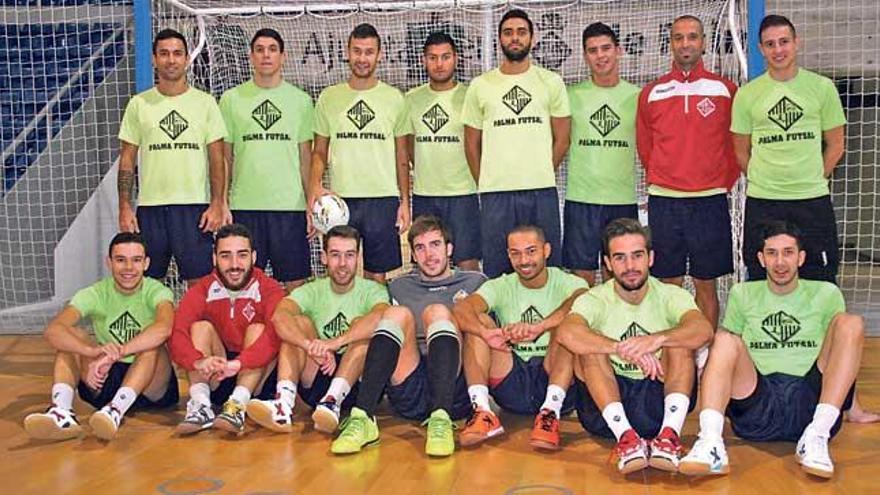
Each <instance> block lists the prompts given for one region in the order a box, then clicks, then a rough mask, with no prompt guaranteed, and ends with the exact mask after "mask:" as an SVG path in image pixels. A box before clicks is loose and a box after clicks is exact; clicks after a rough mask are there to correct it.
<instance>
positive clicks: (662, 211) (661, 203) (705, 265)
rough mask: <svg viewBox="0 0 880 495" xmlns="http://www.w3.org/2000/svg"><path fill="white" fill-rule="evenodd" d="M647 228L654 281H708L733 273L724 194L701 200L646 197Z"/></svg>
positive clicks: (725, 196)
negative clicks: (687, 274) (685, 278)
mask: <svg viewBox="0 0 880 495" xmlns="http://www.w3.org/2000/svg"><path fill="white" fill-rule="evenodd" d="M648 225H649V226H650V227H651V237H652V238H653V240H654V266H653V267H651V274H652V275H654V276H655V277H658V278H671V277H680V276H682V275H685V274H686V273H689V274H690V276H691V277H694V278H698V279H702V280H709V279H713V278H718V277H720V276H722V275H727V274H728V273H733V240H732V237H731V233H730V228H731V227H730V225H731V224H730V207H729V206H728V204H727V195H726V194H716V195H714V196H706V197H702V198H667V197H664V196H653V195H652V196H648Z"/></svg>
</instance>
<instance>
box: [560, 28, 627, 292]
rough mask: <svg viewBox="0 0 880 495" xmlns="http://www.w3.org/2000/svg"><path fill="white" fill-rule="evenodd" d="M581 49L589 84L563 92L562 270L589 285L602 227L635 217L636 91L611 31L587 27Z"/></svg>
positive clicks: (599, 249)
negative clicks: (567, 132)
mask: <svg viewBox="0 0 880 495" xmlns="http://www.w3.org/2000/svg"><path fill="white" fill-rule="evenodd" d="M583 47H584V60H585V61H586V62H587V65H588V66H589V67H590V80H588V81H584V82H582V83H580V84H577V85H574V86H571V87H569V88H568V99H569V101H570V102H571V108H572V109H573V112H572V119H571V131H572V146H571V148H570V149H569V156H568V183H567V185H566V189H565V212H564V215H565V222H563V223H564V225H565V236H564V239H565V244H564V246H563V252H562V264H563V265H564V266H565V267H567V268H569V269H571V270H572V271H573V272H574V273H575V274H577V275H579V276H581V277H583V278H584V279H586V280H587V282H589V284H590V285H594V284H595V283H596V275H595V271H596V270H597V269H598V268H599V259H600V258H601V256H602V231H603V230H604V229H605V226H606V225H608V222H610V221H611V220H614V219H615V218H620V217H627V218H638V215H639V212H638V207H637V205H636V174H635V154H636V149H635V148H636V141H635V139H636V103H637V101H638V95H639V88H638V87H636V86H634V85H632V84H630V83H628V82H626V81H623V80H621V79H620V67H619V65H618V59H619V58H620V56H621V54H622V50H621V48H620V44H619V43H618V40H617V34H615V33H614V31H613V30H612V29H611V28H610V27H608V26H607V25H605V24H602V23H601V22H596V23H594V24H590V25H589V26H587V28H586V29H584V34H583ZM606 278H607V277H606Z"/></svg>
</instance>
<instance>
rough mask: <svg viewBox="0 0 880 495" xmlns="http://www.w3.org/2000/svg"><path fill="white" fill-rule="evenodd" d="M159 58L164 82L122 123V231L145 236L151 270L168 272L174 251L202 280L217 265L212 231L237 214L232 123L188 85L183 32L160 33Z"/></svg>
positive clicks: (136, 100) (133, 104)
mask: <svg viewBox="0 0 880 495" xmlns="http://www.w3.org/2000/svg"><path fill="white" fill-rule="evenodd" d="M153 65H155V66H156V73H157V74H158V76H159V82H158V84H156V86H155V87H154V88H152V89H149V90H147V91H144V92H143V93H139V94H137V95H135V96H134V97H133V98H132V99H131V100H130V101H129V102H128V106H127V107H126V108H125V114H124V115H123V117H122V125H121V126H120V128H119V139H120V147H121V148H120V152H119V177H118V179H117V186H118V190H119V230H120V231H122V232H140V233H141V234H142V235H143V236H144V240H145V241H146V243H147V256H149V258H150V259H151V260H152V262H151V263H150V266H149V269H148V270H147V272H146V275H147V276H148V277H152V278H157V279H162V278H165V273H166V272H167V271H168V263H169V262H170V260H171V256H172V255H173V256H174V260H175V262H176V263H177V268H178V270H179V272H180V276H181V278H183V279H184V280H187V281H195V279H197V278H199V277H201V276H203V275H206V274H207V273H208V272H210V271H211V232H214V231H216V230H217V229H218V228H220V227H221V226H222V225H224V224H227V223H229V222H231V221H232V215H231V214H230V213H229V207H228V205H227V203H226V167H225V166H224V163H223V138H224V137H225V136H226V126H225V125H224V123H223V117H222V116H221V114H220V109H219V108H218V107H217V102H216V101H214V98H213V97H212V96H211V95H209V94H207V93H204V92H202V91H199V90H198V89H196V88H193V87H191V86H190V85H189V84H187V81H186V66H187V48H186V39H185V38H184V37H183V35H182V34H180V33H178V32H177V31H174V30H172V29H163V30H162V31H159V33H158V34H156V38H155V39H154V40H153ZM138 152H140V166H138V171H139V180H138V184H139V185H138V201H137V202H138V208H137V215H135V212H134V205H133V203H132V191H133V189H134V183H135V166H136V164H137V162H138ZM209 182H210V191H211V193H210V203H209V201H208V189H209V187H208V185H209ZM205 203H209V204H208V206H207V208H205Z"/></svg>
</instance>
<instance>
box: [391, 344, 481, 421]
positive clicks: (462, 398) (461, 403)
mask: <svg viewBox="0 0 880 495" xmlns="http://www.w3.org/2000/svg"><path fill="white" fill-rule="evenodd" d="M427 359H428V358H427V356H422V359H421V360H420V361H419V365H418V366H417V367H416V369H414V370H413V372H412V373H410V374H409V376H408V377H406V379H405V380H404V381H402V382H400V383H399V384H397V385H388V386H387V387H386V388H385V393H386V394H387V395H388V402H389V403H390V404H391V408H392V409H394V412H395V413H397V415H398V416H401V417H403V418H406V419H412V420H416V421H422V420H424V419H426V418H427V417H428V416H429V415H430V414H431V411H430V407H431V398H432V397H433V392H432V390H431V380H430V379H429V378H428V364H427ZM472 410H473V406H472V405H471V398H470V396H469V395H468V391H467V382H466V381H465V379H464V373H463V372H461V371H459V373H458V378H456V379H455V395H454V396H453V398H452V410H451V411H449V415H450V416H451V417H452V419H453V420H459V419H464V418H467V417H468V416H470V414H471V411H472Z"/></svg>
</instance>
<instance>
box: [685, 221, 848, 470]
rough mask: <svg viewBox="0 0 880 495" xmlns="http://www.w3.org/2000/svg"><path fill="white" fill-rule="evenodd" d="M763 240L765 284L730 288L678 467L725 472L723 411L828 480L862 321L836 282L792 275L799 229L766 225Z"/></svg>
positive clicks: (739, 431)
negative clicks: (688, 445) (695, 421)
mask: <svg viewBox="0 0 880 495" xmlns="http://www.w3.org/2000/svg"><path fill="white" fill-rule="evenodd" d="M760 238H761V239H762V240H763V244H762V246H761V250H760V251H758V254H757V256H758V261H759V262H760V263H761V266H762V267H763V268H765V269H766V270H767V280H766V281H765V280H759V281H753V282H745V283H741V284H737V285H735V286H733V287H732V288H731V289H730V297H729V299H728V300H727V312H726V314H725V317H724V323H723V324H722V328H721V329H719V331H718V334H717V335H715V340H714V342H713V343H712V348H711V350H710V351H709V362H708V363H707V365H706V369H705V371H704V372H703V377H702V383H701V384H700V396H701V403H702V407H703V410H702V411H701V412H700V433H699V437H698V439H697V441H696V443H695V444H694V447H693V449H691V451H690V452H689V453H688V455H687V456H685V457H684V458H683V459H682V461H681V467H680V471H681V472H682V473H685V474H725V473H727V472H729V470H730V466H729V461H728V457H727V452H726V450H725V448H724V441H723V440H722V438H721V433H722V429H723V427H724V414H725V412H726V414H727V416H728V417H729V418H730V423H731V426H732V427H733V432H734V433H736V435H737V436H739V437H740V438H742V439H744V440H750V441H756V442H770V441H787V442H794V441H797V448H796V449H795V455H796V456H797V459H798V462H799V463H800V465H801V468H803V470H804V471H806V472H807V473H810V474H813V475H815V476H820V477H823V478H830V477H831V476H832V475H833V474H834V464H833V463H832V462H831V457H830V455H829V454H828V441H829V440H830V438H831V437H833V436H834V435H835V434H836V433H837V432H838V431H839V430H840V426H841V415H840V412H841V410H843V411H845V410H847V409H849V407H850V405H851V404H852V399H853V391H854V390H855V379H856V375H857V374H858V371H859V365H860V362H861V356H862V347H863V345H864V335H865V324H864V321H863V320H862V318H861V317H860V316H856V315H852V314H849V313H846V307H845V305H844V302H843V294H841V292H840V289H838V288H837V286H835V285H834V284H831V283H830V282H822V281H814V280H804V279H800V278H799V276H798V269H799V267H800V266H801V265H802V264H803V263H804V259H805V256H806V252H805V251H804V250H803V249H802V244H801V240H802V234H801V232H800V230H799V229H798V228H797V227H796V226H794V225H793V224H791V223H788V222H782V221H774V222H770V223H767V224H765V225H764V226H763V229H762V231H761V237H760Z"/></svg>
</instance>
